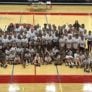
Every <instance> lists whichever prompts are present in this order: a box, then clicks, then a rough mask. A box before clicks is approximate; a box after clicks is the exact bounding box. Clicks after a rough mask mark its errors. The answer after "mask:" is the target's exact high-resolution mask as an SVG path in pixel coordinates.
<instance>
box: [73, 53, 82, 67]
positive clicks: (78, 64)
mask: <svg viewBox="0 0 92 92" xmlns="http://www.w3.org/2000/svg"><path fill="white" fill-rule="evenodd" d="M74 64H75V66H76V67H77V68H78V66H80V65H81V64H80V54H79V51H76V53H75V54H74Z"/></svg>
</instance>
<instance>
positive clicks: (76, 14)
mask: <svg viewBox="0 0 92 92" xmlns="http://www.w3.org/2000/svg"><path fill="white" fill-rule="evenodd" d="M3 14H4V15H7V14H8V15H66V16H67V15H68V16H69V15H71V16H91V15H92V13H68V12H67V13H58V12H57V13H54V12H50V13H47V12H0V15H3Z"/></svg>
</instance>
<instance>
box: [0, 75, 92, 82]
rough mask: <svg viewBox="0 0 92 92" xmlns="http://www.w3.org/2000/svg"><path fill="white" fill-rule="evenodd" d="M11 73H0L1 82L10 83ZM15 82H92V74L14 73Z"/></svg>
mask: <svg viewBox="0 0 92 92" xmlns="http://www.w3.org/2000/svg"><path fill="white" fill-rule="evenodd" d="M10 78H11V76H10V75H0V83H10ZM13 82H14V83H52V82H53V83H90V82H92V75H62V76H61V75H60V76H57V75H36V76H35V75H14V77H13Z"/></svg>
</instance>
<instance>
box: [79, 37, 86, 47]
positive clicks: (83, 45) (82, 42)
mask: <svg viewBox="0 0 92 92" xmlns="http://www.w3.org/2000/svg"><path fill="white" fill-rule="evenodd" d="M79 45H80V47H83V48H85V45H86V41H85V40H81V39H80V41H79Z"/></svg>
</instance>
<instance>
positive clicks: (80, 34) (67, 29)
mask: <svg viewBox="0 0 92 92" xmlns="http://www.w3.org/2000/svg"><path fill="white" fill-rule="evenodd" d="M87 32H88V33H87ZM86 43H87V44H86ZM86 45H87V46H86ZM91 47H92V33H91V31H87V30H86V28H85V25H84V24H80V23H79V22H78V21H77V20H76V21H75V23H74V24H68V25H66V24H64V25H61V26H56V25H55V24H44V25H43V26H42V25H41V26H40V25H39V24H37V25H34V26H33V25H30V24H13V23H10V24H9V25H8V27H7V30H5V31H3V30H2V29H0V63H1V67H7V64H22V65H23V67H26V65H29V64H33V65H35V66H40V65H44V64H46V65H47V64H55V65H62V64H65V65H66V66H69V67H71V68H73V67H76V68H83V69H84V71H86V72H91V71H92V57H91V56H92V53H91Z"/></svg>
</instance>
